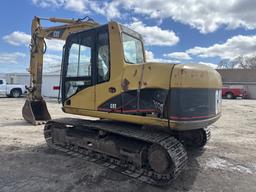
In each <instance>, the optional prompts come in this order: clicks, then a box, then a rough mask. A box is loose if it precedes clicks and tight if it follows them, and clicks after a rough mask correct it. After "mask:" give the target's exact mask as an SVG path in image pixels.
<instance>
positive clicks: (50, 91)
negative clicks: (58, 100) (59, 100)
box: [2, 73, 60, 97]
mask: <svg viewBox="0 0 256 192" xmlns="http://www.w3.org/2000/svg"><path fill="white" fill-rule="evenodd" d="M2 78H5V79H6V82H7V83H9V84H25V85H27V86H29V85H30V77H29V74H28V73H7V74H2ZM42 81H43V83H42V96H45V97H58V94H59V89H58V88H59V83H60V75H59V74H43V80H42Z"/></svg>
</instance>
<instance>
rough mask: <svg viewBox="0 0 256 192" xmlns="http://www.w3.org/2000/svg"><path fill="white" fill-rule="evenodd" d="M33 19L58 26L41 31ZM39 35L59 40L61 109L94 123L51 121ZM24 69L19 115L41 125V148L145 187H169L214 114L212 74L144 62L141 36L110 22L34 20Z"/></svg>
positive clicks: (216, 85) (215, 78)
mask: <svg viewBox="0 0 256 192" xmlns="http://www.w3.org/2000/svg"><path fill="white" fill-rule="evenodd" d="M40 20H48V21H51V22H59V23H63V24H62V25H60V26H55V27H48V28H44V27H42V26H41V24H40ZM45 38H46V39H61V40H65V45H64V47H63V59H62V64H61V74H60V78H61V102H62V105H63V107H62V110H63V111H64V112H65V113H70V114H76V115H81V116H91V117H97V118H99V120H85V119H82V118H61V119H54V120H51V117H50V114H49V112H48V110H47V107H46V103H45V101H44V99H43V98H42V95H41V87H42V68H43V55H44V53H45V51H46V44H45V40H44V39H45ZM29 72H30V75H31V84H30V86H29V87H28V88H27V89H28V97H27V100H26V102H25V105H24V107H23V109H22V114H23V117H24V119H25V120H27V121H28V122H30V123H32V124H34V125H37V124H41V123H43V122H47V123H46V124H45V128H44V136H45V139H46V142H47V144H48V146H49V147H51V148H54V149H57V150H61V151H64V152H67V153H70V154H73V155H76V156H81V157H83V158H84V159H86V160H88V161H93V162H95V163H98V164H101V165H104V166H106V167H109V168H110V169H113V170H115V171H118V172H121V173H123V174H126V175H128V176H130V177H133V178H136V179H137V180H140V181H143V182H146V183H150V184H155V185H166V184H169V183H170V182H171V181H172V179H173V178H175V177H176V176H177V175H178V174H179V173H180V172H181V171H182V170H183V169H184V167H185V165H186V163H187V159H188V158H187V153H186V148H187V147H188V148H189V147H193V148H202V147H203V146H204V145H205V144H206V143H207V141H208V140H209V138H210V129H209V128H207V127H208V126H209V125H210V124H212V123H214V122H215V121H217V120H218V119H219V118H220V116H221V86H222V82H221V77H220V75H219V74H218V73H217V72H216V71H215V70H214V69H212V68H210V67H208V66H204V65H198V64H165V63H156V62H146V58H145V51H144V45H143V41H142V37H141V35H140V34H138V33H137V32H135V31H133V30H131V29H129V28H127V27H126V26H123V25H121V24H119V23H117V22H113V21H111V22H109V23H107V24H105V25H100V24H98V23H96V22H94V21H93V20H92V19H90V18H89V17H86V18H84V19H78V20H74V19H59V18H48V19H47V18H39V17H35V18H34V19H33V21H32V35H31V61H30V69H29Z"/></svg>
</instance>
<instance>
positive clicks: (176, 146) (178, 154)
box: [44, 118, 187, 186]
mask: <svg viewBox="0 0 256 192" xmlns="http://www.w3.org/2000/svg"><path fill="white" fill-rule="evenodd" d="M83 125H84V126H86V127H93V128H97V129H101V130H104V131H107V132H112V133H115V134H119V135H123V136H126V137H130V138H136V139H139V140H143V141H146V142H150V143H152V144H157V145H160V146H162V147H163V148H164V149H166V151H167V152H168V154H169V156H170V157H171V160H172V163H173V170H172V172H170V173H168V174H159V173H157V172H154V171H153V170H152V169H150V168H136V165H135V164H132V163H131V162H124V161H123V160H119V159H116V158H113V157H111V156H108V155H106V154H102V153H98V152H95V151H91V150H89V149H85V148H81V147H79V146H75V145H73V146H64V145H63V146H60V145H55V144H54V143H53V142H52V140H53V139H52V136H51V131H52V127H56V128H58V129H59V128H61V129H62V128H66V127H68V126H79V127H81V126H83ZM120 125H122V126H120ZM131 127H133V128H131ZM44 135H45V139H46V142H47V144H48V146H49V147H51V148H54V149H57V150H60V151H63V152H66V153H68V154H70V155H74V156H78V157H81V158H83V159H86V160H88V161H92V162H95V163H97V164H100V165H103V166H105V167H108V168H110V169H113V170H114V171H117V172H120V173H122V174H125V175H128V176H130V177H132V178H135V179H136V180H139V181H141V182H145V183H148V184H152V185H159V186H162V185H168V184H169V183H170V182H171V181H172V180H173V179H174V178H176V177H177V176H178V175H179V173H180V172H181V171H182V170H183V169H184V168H185V166H186V162H187V152H186V150H185V149H184V147H183V145H182V144H181V143H180V142H179V141H178V140H177V139H175V138H174V137H173V136H170V135H169V134H167V133H162V132H152V131H150V132H147V131H145V130H141V129H137V128H136V126H135V125H131V124H124V123H119V122H109V121H97V123H96V122H93V121H89V120H81V119H73V118H63V119H56V120H51V121H48V122H47V124H46V125H45V129H44Z"/></svg>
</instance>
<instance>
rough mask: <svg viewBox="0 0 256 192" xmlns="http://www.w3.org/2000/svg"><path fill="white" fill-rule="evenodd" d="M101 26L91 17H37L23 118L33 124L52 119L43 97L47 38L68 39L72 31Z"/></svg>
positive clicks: (34, 26)
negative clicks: (56, 23) (42, 24)
mask: <svg viewBox="0 0 256 192" xmlns="http://www.w3.org/2000/svg"><path fill="white" fill-rule="evenodd" d="M41 20H47V21H50V22H54V23H55V22H58V23H63V25H59V26H54V27H47V28H44V27H42V26H41V22H40V21H41ZM97 26H99V24H98V23H96V22H94V21H93V20H92V19H90V18H89V17H85V18H84V19H78V20H74V19H62V18H39V17H35V18H34V19H33V21H32V27H31V44H30V47H31V49H30V67H29V73H30V86H29V87H27V90H28V95H27V100H26V102H25V104H24V106H23V109H22V115H23V118H24V119H25V120H26V121H28V122H30V123H32V124H33V125H37V124H42V123H44V122H45V121H48V120H50V119H51V116H50V114H49V112H48V109H47V106H46V103H45V101H44V99H43V97H42V93H41V90H42V74H43V55H44V53H45V52H46V43H45V39H59V40H66V38H67V37H68V35H69V34H70V33H72V32H77V31H82V30H85V29H91V28H94V27H97Z"/></svg>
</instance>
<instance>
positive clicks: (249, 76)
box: [217, 69, 256, 99]
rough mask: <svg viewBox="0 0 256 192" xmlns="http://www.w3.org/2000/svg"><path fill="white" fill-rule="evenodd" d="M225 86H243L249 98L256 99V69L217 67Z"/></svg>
mask: <svg viewBox="0 0 256 192" xmlns="http://www.w3.org/2000/svg"><path fill="white" fill-rule="evenodd" d="M217 71H218V72H219V73H220V75H221V77H222V82H223V85H224V86H236V87H243V88H244V89H245V90H246V91H247V95H248V98H249V99H256V69H217Z"/></svg>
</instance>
